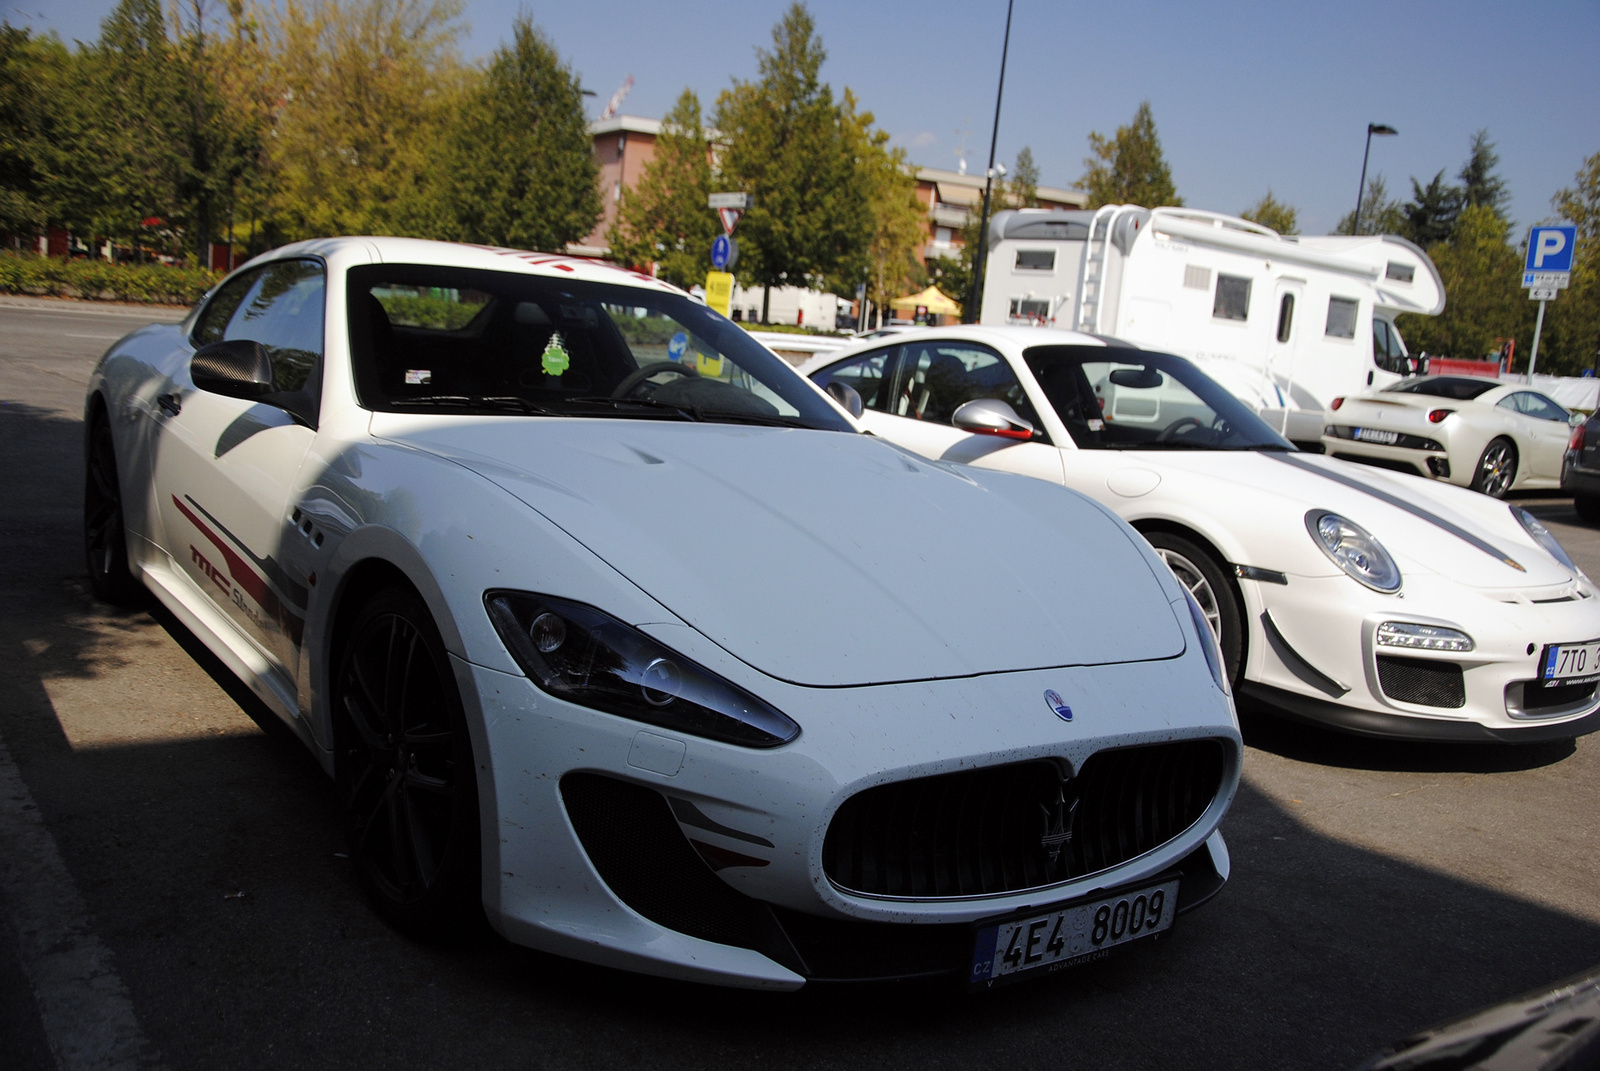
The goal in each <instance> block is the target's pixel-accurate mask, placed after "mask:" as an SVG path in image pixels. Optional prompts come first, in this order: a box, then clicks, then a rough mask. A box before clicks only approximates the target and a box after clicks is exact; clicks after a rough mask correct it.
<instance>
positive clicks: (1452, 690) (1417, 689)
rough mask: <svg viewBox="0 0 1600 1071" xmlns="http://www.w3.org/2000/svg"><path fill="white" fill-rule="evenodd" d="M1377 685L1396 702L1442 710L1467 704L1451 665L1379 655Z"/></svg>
mask: <svg viewBox="0 0 1600 1071" xmlns="http://www.w3.org/2000/svg"><path fill="white" fill-rule="evenodd" d="M1378 684H1379V686H1380V687H1382V688H1383V694H1384V695H1386V696H1388V697H1389V698H1390V699H1393V700H1395V701H1396V702H1399V703H1414V704H1416V705H1417V706H1419V707H1445V708H1452V707H1464V706H1466V705H1467V686H1466V682H1465V681H1464V680H1463V679H1462V676H1461V667H1460V666H1458V665H1456V664H1455V663H1454V662H1436V661H1434V660H1432V659H1428V658H1402V657H1400V656H1398V655H1379V656H1378Z"/></svg>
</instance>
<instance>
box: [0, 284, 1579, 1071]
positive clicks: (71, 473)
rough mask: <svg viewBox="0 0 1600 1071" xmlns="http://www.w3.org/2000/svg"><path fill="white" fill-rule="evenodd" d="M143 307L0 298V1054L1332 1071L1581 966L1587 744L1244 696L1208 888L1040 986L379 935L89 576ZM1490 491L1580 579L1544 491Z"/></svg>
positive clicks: (276, 736)
mask: <svg viewBox="0 0 1600 1071" xmlns="http://www.w3.org/2000/svg"><path fill="white" fill-rule="evenodd" d="M158 314H159V315H161V316H162V317H163V318H167V319H176V318H177V316H178V315H179V313H178V312H175V311H160V312H159V313H158ZM150 315H151V312H150V311H149V310H133V309H127V308H118V307H108V306H95V305H84V304H78V303H66V302H47V301H28V300H22V299H3V298H0V459H4V461H3V466H4V476H5V480H6V490H7V494H6V496H5V500H4V501H5V506H4V508H3V509H0V561H3V562H4V568H3V570H0V652H3V655H0V1066H3V1067H5V1068H7V1069H13V1068H14V1069H19V1071H25V1069H33V1068H50V1067H62V1068H79V1067H83V1068H90V1067H93V1068H114V1067H116V1068H121V1067H128V1068H133V1067H166V1068H174V1069H179V1068H183V1069H187V1068H197V1069H198V1068H212V1067H230V1068H275V1067H283V1066H290V1065H304V1066H313V1067H364V1068H376V1067H400V1066H405V1067H417V1066H444V1065H449V1066H457V1067H538V1068H588V1067H611V1066H617V1065H623V1064H626V1065H631V1066H639V1067H653V1068H696V1067H706V1066H711V1065H723V1066H730V1067H737V1066H743V1065H747V1064H750V1063H754V1062H757V1061H759V1062H760V1064H761V1065H762V1066H763V1067H765V1068H773V1069H778V1068H785V1069H786V1068H832V1067H851V1068H857V1067H916V1068H955V1067H960V1068H963V1069H971V1068H976V1067H988V1066H1005V1067H1030V1068H1031V1067H1040V1068H1043V1067H1049V1068H1071V1067H1084V1068H1091V1067H1092V1068H1149V1067H1181V1068H1232V1067H1283V1068H1348V1067H1352V1066H1354V1065H1356V1064H1359V1063H1360V1062H1361V1061H1362V1060H1363V1059H1364V1058H1365V1057H1366V1056H1368V1055H1369V1054H1371V1053H1372V1052H1373V1051H1375V1050H1376V1049H1378V1048H1379V1047H1381V1046H1382V1045H1383V1044H1384V1043H1386V1042H1388V1041H1391V1040H1393V1039H1395V1038H1398V1037H1400V1036H1402V1035H1404V1034H1407V1033H1409V1032H1411V1031H1412V1030H1414V1029H1415V1028H1418V1027H1421V1026H1424V1025H1427V1024H1429V1023H1430V1022H1433V1021H1436V1020H1438V1019H1441V1018H1447V1017H1450V1016H1453V1015H1455V1014H1458V1013H1461V1012H1464V1011H1467V1010H1469V1009H1471V1008H1473V1007H1474V1006H1477V1005H1480V1004H1483V1003H1486V1002H1491V1001H1496V1000H1500V999H1503V998H1506V997H1509V996H1512V995H1514V994H1516V993H1518V992H1521V991H1523V990H1525V989H1529V988H1532V987H1534V986H1536V985H1538V984H1540V983H1542V982H1545V981H1549V980H1553V979H1556V978H1559V977H1561V976H1563V975H1567V974H1571V973H1573V972H1575V971H1578V970H1581V969H1584V968H1587V967H1590V966H1593V965H1595V964H1597V963H1600V851H1597V847H1600V742H1597V741H1596V740H1595V739H1594V738H1584V739H1581V740H1579V741H1578V742H1576V744H1566V743H1563V744H1551V745H1537V746H1526V747H1476V746H1465V745H1457V746H1441V745H1413V744H1397V743H1384V742H1372V741H1364V740H1357V739H1353V738H1345V737H1340V736H1336V735H1334V734H1331V733H1325V732H1321V731H1317V730H1314V729H1304V728H1299V727H1295V726H1292V725H1289V724H1287V723H1283V722H1280V721H1278V720H1276V719H1274V718H1272V717H1271V716H1270V715H1264V714H1261V713H1256V712H1246V714H1245V716H1244V728H1245V739H1246V742H1247V744H1248V745H1249V751H1248V754H1247V757H1246V764H1245V783H1244V785H1243V787H1242V789H1241V792H1240V794H1239V796H1238V798H1237V800H1236V801H1235V803H1234V807H1233V810H1232V812H1231V813H1230V816H1229V818H1228V820H1227V822H1226V824H1225V825H1224V830H1225V832H1226V834H1227V838H1228V842H1229V846H1230V848H1231V850H1232V854H1233V863H1234V871H1233V880H1232V881H1231V883H1230V885H1229V887H1228V888H1227V889H1226V890H1225V891H1224V893H1223V894H1222V895H1221V896H1220V897H1219V898H1218V899H1217V900H1215V901H1214V902H1213V903H1212V904H1211V905H1209V906H1208V907H1206V908H1205V909H1204V910H1202V911H1199V912H1196V913H1194V914H1192V915H1189V916H1185V917H1184V918H1183V919H1182V920H1181V921H1180V923H1179V925H1178V926H1177V928H1176V929H1175V931H1174V933H1173V935H1172V937H1171V939H1170V940H1168V941H1166V942H1164V943H1163V944H1160V945H1155V946H1152V947H1147V948H1141V949H1138V950H1136V951H1134V952H1132V953H1130V954H1128V955H1125V956H1123V957H1121V958H1117V959H1113V960H1111V961H1108V962H1105V963H1101V964H1095V965H1091V966H1089V967H1086V968H1082V969H1080V970H1078V971H1075V972H1071V973H1068V974H1066V975H1064V976H1061V977H1059V978H1055V979H1050V980H1047V981H1044V982H1040V983H1036V984H1030V985H1023V986H1017V987H1014V988H1011V989H1006V990H999V991H996V992H993V993H990V994H985V995H983V996H981V997H976V998H972V997H967V996H965V995H962V994H955V993H949V992H946V991H944V990H942V989H930V988H928V987H922V986H915V987H871V988H865V989H849V990H826V989H818V990H806V991H802V992H800V993H798V994H792V995H785V996H772V995H760V994H750V993H742V992H730V991H723V990H713V989H708V988H704V987H699V986H692V985H686V984H676V983H667V982H660V981H655V980H651V979H644V978H636V977H632V976H627V975H622V974H618V973H615V972H610V971H605V970H601V969H598V968H590V967H584V966H580V965H575V964H571V963H568V962H565V961H562V960H559V959H555V958H553V957H549V956H545V955H541V954H538V953H534V952H530V951H526V950H522V949H518V948H513V947H510V946H507V945H504V944H501V943H498V942H494V941H484V942H482V943H480V944H479V945H477V946H475V947H470V948H465V949H461V948H455V949H446V948H437V947H430V946H426V945H420V944H417V943H414V942H412V941H409V940H407V939H405V938H402V937H400V936H399V935H397V934H395V933H394V932H392V931H390V930H389V929H387V928H386V927H385V926H384V925H383V924H382V923H381V922H379V921H378V919H377V918H376V916H374V915H373V914H372V913H371V912H370V911H368V910H367V909H366V907H365V906H364V904H363V903H362V901H361V899H360V896H359V893H358V891H357V888H356V884H355V881H354V879H353V877H352V876H351V874H350V873H349V871H348V864H347V862H346V861H345V860H344V859H343V858H341V855H342V851H343V847H342V843H341V838H340V834H339V828H338V820H337V808H336V805H335V802H334V799H333V793H332V791H331V788H330V786H329V785H328V783H327V782H326V780H325V779H324V778H323V776H322V773H321V771H320V769H319V768H318V767H317V766H316V765H315V764H314V763H313V761H312V760H311V758H310V756H309V755H308V754H307V753H306V752H305V751H304V749H303V748H302V747H301V746H300V744H299V743H298V742H297V741H295V740H294V739H292V738H291V737H290V735H289V734H288V732H287V731H284V730H281V729H279V728H278V727H277V725H276V723H275V722H274V721H273V720H272V718H271V716H270V715H269V714H267V713H266V711H265V710H264V709H263V708H262V707H261V706H260V705H259V704H258V703H257V702H256V701H255V700H254V699H253V698H252V697H250V696H249V694H248V693H247V692H246V691H245V690H244V689H243V688H242V687H241V686H239V685H237V684H236V683H234V682H233V681H232V680H231V678H230V677H229V676H228V674H227V673H226V671H225V670H224V669H223V668H222V667H221V665H220V664H219V663H218V662H217V661H216V660H215V659H214V658H212V657H211V656H210V655H209V654H208V653H206V652H205V651H204V650H203V649H202V648H201V647H200V645H199V644H198V643H197V642H196V641H195V640H194V639H193V638H192V637H191V636H190V635H189V634H188V633H187V632H186V631H185V630H184V629H183V628H182V626H180V625H179V624H178V623H177V622H176V621H174V620H173V619H172V618H170V617H169V616H168V615H166V614H165V613H164V612H161V611H159V610H157V609H155V608H154V607H151V608H147V609H143V610H136V611H130V612H114V611H110V610H108V609H107V608H105V607H103V606H100V605H98V604H96V603H95V602H94V601H93V600H92V599H90V598H89V596H88V594H87V590H86V585H85V582H84V579H83V576H82V564H81V551H80V538H79V527H78V526H79V507H80V501H81V480H82V475H81V473H82V446H81V424H80V410H81V407H82V400H83V388H84V385H85V383H86V382H87V377H88V373H89V370H90V368H91V367H92V365H93V362H94V359H95V357H96V356H98V354H99V353H100V352H101V351H103V350H104V349H105V348H106V347H107V346H108V345H109V344H110V342H111V341H112V340H114V339H115V338H116V337H118V336H119V335H121V334H122V333H123V332H124V331H126V330H129V329H131V328H132V327H134V326H136V325H137V324H139V323H141V322H144V321H146V320H148V319H149V318H150ZM1519 503H1520V504H1521V505H1523V506H1525V507H1526V508H1528V509H1530V510H1531V511H1533V512H1534V513H1536V514H1537V515H1538V516H1539V517H1540V518H1541V519H1542V520H1544V521H1545V523H1546V524H1547V525H1549V526H1550V527H1551V529H1552V530H1553V531H1554V532H1555V533H1556V534H1557V536H1558V537H1559V538H1560V539H1561V540H1562V542H1563V543H1564V544H1565V545H1566V547H1567V548H1568V550H1569V551H1570V552H1571V553H1572V555H1573V557H1574V558H1575V559H1576V560H1577V561H1578V563H1579V564H1580V565H1581V566H1583V567H1584V568H1585V570H1586V571H1588V572H1589V573H1590V575H1592V576H1600V530H1597V529H1595V528H1590V527H1587V526H1584V525H1582V524H1581V523H1580V522H1579V521H1578V520H1577V518H1576V516H1575V514H1574V513H1573V511H1572V505H1571V502H1570V500H1562V499H1560V498H1559V497H1552V496H1538V495H1528V496H1522V497H1521V498H1520V499H1519Z"/></svg>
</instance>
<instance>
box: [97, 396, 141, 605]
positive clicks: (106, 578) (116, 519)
mask: <svg viewBox="0 0 1600 1071" xmlns="http://www.w3.org/2000/svg"><path fill="white" fill-rule="evenodd" d="M86 462H87V463H86V464H85V465H84V480H83V550H84V558H85V562H86V564H87V565H88V568H89V590H91V591H93V592H94V596H95V598H97V599H99V600H100V601H102V602H108V603H111V604H112V605H114V606H127V605H130V604H132V603H135V602H137V601H139V599H140V597H141V596H142V595H143V591H144V589H143V588H142V587H140V585H139V582H138V581H137V580H135V579H134V578H133V571H132V570H130V569H129V568H128V536H127V532H126V530H125V528H124V526H123V523H122V485H121V484H120V483H118V482H117V448H116V443H115V441H114V440H113V439H112V437H111V425H110V424H109V423H107V422H106V418H105V415H104V414H103V413H102V414H97V415H96V417H95V418H94V423H93V424H92V425H91V426H90V429H89V442H88V457H87V459H86Z"/></svg>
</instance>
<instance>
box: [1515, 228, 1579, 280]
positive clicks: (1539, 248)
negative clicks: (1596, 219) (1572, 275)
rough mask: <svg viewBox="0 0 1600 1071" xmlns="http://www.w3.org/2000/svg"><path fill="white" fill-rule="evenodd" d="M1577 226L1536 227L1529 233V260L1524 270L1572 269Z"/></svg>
mask: <svg viewBox="0 0 1600 1071" xmlns="http://www.w3.org/2000/svg"><path fill="white" fill-rule="evenodd" d="M1577 238H1578V228H1576V227H1535V228H1533V230H1532V231H1531V232H1530V233H1529V234H1528V262H1527V263H1526V264H1524V265H1523V270H1524V271H1571V270H1572V247H1573V245H1574V244H1576V242H1577Z"/></svg>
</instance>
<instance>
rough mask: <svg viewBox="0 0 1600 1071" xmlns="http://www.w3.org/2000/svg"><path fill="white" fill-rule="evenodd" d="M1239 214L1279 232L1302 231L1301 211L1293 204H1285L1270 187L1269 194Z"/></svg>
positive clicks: (1296, 232) (1294, 232) (1297, 232)
mask: <svg viewBox="0 0 1600 1071" xmlns="http://www.w3.org/2000/svg"><path fill="white" fill-rule="evenodd" d="M1239 215H1240V216H1241V217H1242V218H1244V219H1248V220H1249V221H1250V222H1252V223H1259V224H1261V225H1262V226H1263V227H1271V228H1272V229H1273V230H1275V231H1277V232H1278V233H1279V234H1299V233H1300V213H1299V212H1298V211H1296V209H1295V207H1294V206H1293V205H1287V204H1284V203H1283V202H1282V201H1280V200H1278V199H1277V198H1276V197H1274V196H1272V191H1271V190H1270V189H1269V190H1268V191H1267V195H1266V196H1265V197H1263V198H1261V200H1259V201H1257V202H1256V203H1255V204H1253V205H1251V206H1250V207H1249V208H1247V209H1245V210H1244V211H1243V212H1240V213H1239Z"/></svg>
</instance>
